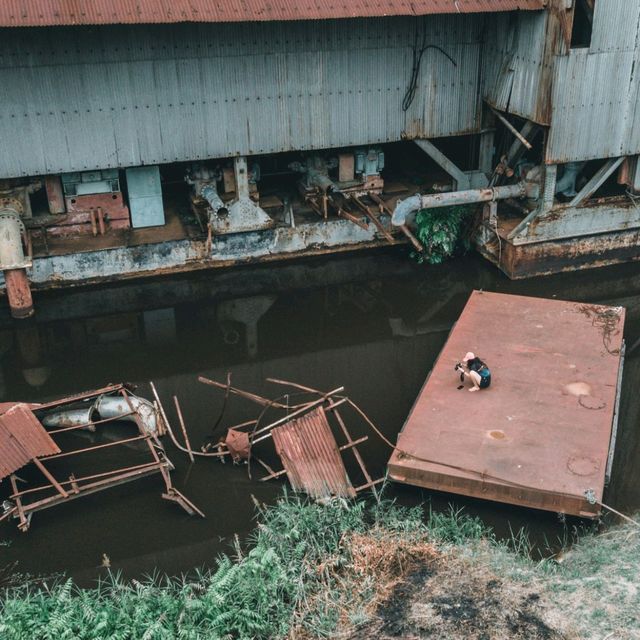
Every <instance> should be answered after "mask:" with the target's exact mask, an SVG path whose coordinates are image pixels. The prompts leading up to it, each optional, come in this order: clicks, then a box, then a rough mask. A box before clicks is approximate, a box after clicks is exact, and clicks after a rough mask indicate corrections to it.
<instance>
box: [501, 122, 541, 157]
mask: <svg viewBox="0 0 640 640" xmlns="http://www.w3.org/2000/svg"><path fill="white" fill-rule="evenodd" d="M537 129H538V125H537V124H536V123H535V122H531V120H527V121H526V122H525V123H524V126H523V127H522V129H520V136H521V138H516V139H515V140H514V141H513V144H512V145H511V147H509V152H508V153H507V164H508V165H509V166H510V167H513V164H514V163H515V162H517V161H518V160H519V159H520V158H521V156H522V154H523V153H524V144H523V143H522V140H533V139H534V137H535V135H536V133H537Z"/></svg>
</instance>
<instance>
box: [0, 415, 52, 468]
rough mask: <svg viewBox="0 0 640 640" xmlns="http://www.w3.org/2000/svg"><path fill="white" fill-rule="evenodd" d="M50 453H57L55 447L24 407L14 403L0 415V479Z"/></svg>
mask: <svg viewBox="0 0 640 640" xmlns="http://www.w3.org/2000/svg"><path fill="white" fill-rule="evenodd" d="M54 453H60V449H59V448H58V445H56V443H55V442H54V441H53V440H52V439H51V436H50V435H49V434H48V433H47V432H46V430H45V428H44V427H43V426H42V425H41V424H40V421H39V420H38V419H37V418H36V417H35V416H34V415H33V413H32V411H31V409H29V407H28V406H27V405H25V404H15V405H14V406H13V407H11V408H10V409H7V410H6V411H5V412H4V413H3V414H2V415H1V416H0V480H2V479H3V478H6V477H7V476H8V475H10V474H11V473H13V472H14V471H17V470H18V469H20V468H21V467H24V465H25V464H28V463H29V462H31V460H33V459H34V458H40V457H43V456H50V455H53V454H54Z"/></svg>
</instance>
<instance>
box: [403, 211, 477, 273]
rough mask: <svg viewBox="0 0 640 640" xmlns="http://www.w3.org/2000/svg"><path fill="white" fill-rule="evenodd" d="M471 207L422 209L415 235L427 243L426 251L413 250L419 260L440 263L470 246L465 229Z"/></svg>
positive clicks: (413, 254)
mask: <svg viewBox="0 0 640 640" xmlns="http://www.w3.org/2000/svg"><path fill="white" fill-rule="evenodd" d="M472 211H473V209H472V208H470V207H468V206H457V207H443V208H441V209H421V210H420V211H418V213H417V214H416V221H415V224H416V236H417V238H418V240H420V242H421V243H422V245H423V246H424V247H425V252H424V253H417V252H414V253H412V254H411V255H412V257H413V258H415V259H416V260H417V261H418V262H420V263H422V262H425V261H426V262H428V263H429V264H440V263H441V262H443V261H444V260H446V259H447V258H450V257H451V256H452V255H453V254H454V253H455V252H456V250H458V249H460V248H465V249H468V246H467V245H468V242H465V235H467V234H465V231H466V230H467V227H468V226H469V220H470V218H471V212H472Z"/></svg>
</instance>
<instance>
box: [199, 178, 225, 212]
mask: <svg viewBox="0 0 640 640" xmlns="http://www.w3.org/2000/svg"><path fill="white" fill-rule="evenodd" d="M200 195H201V196H202V197H203V198H204V199H205V200H206V201H207V202H208V203H209V206H210V207H211V210H212V211H213V213H215V214H216V215H220V216H225V215H227V213H228V210H227V207H226V206H225V204H224V202H222V198H220V196H219V195H218V190H217V189H216V186H215V182H210V183H208V184H207V185H205V186H204V187H202V190H201V191H200Z"/></svg>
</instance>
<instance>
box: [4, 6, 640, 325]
mask: <svg viewBox="0 0 640 640" xmlns="http://www.w3.org/2000/svg"><path fill="white" fill-rule="evenodd" d="M165 4H166V3H165ZM170 4H171V7H170V8H168V7H169V5H168V4H166V6H165V5H163V7H161V8H158V6H157V3H150V2H142V3H140V5H139V7H138V13H136V15H135V16H133V15H132V14H131V13H130V11H129V9H128V7H129V5H128V4H127V3H125V2H123V0H114V1H113V2H111V3H110V5H109V7H110V8H109V12H108V13H105V12H100V11H98V9H97V8H96V6H97V5H96V4H95V3H93V2H89V3H85V4H83V7H84V12H83V13H77V12H74V9H73V7H75V5H70V4H63V5H62V6H59V5H58V4H56V5H55V7H56V9H55V11H54V8H53V7H54V5H53V4H51V5H46V3H45V5H46V6H45V5H42V6H38V9H37V10H36V9H35V8H34V7H35V5H33V4H32V3H29V2H27V1H26V0H17V1H16V2H13V3H9V4H7V3H5V4H4V5H3V6H2V7H0V32H1V35H2V38H1V40H0V41H1V44H0V51H1V53H2V56H1V60H2V62H1V63H0V82H1V83H2V86H3V87H4V88H5V91H4V95H5V99H4V100H3V104H2V112H1V113H0V116H1V117H0V138H2V140H3V149H4V152H3V153H2V155H0V227H2V230H3V237H5V238H7V243H5V244H0V270H2V271H3V272H4V273H5V278H6V281H7V283H8V289H9V294H10V295H9V297H10V302H11V305H12V308H13V309H14V312H15V313H16V315H26V314H28V313H29V312H30V310H31V300H30V296H29V286H35V287H44V286H53V285H55V286H59V285H64V284H65V283H70V282H79V281H84V282H86V281H95V280H103V279H109V278H116V277H119V276H122V275H135V274H152V273H153V274H157V273H159V272H164V271H175V270H184V269H193V268H197V267H207V266H212V265H228V264H234V263H238V262H243V261H248V260H267V259H269V260H270V259H273V258H278V257H283V256H291V255H301V254H305V253H314V252H326V251H333V250H338V249H341V248H342V249H343V248H345V247H358V246H373V245H376V244H386V243H389V242H391V243H394V242H397V241H399V240H400V239H402V240H403V241H404V236H403V235H402V233H401V231H400V229H399V228H398V229H395V230H394V229H393V228H392V227H391V225H390V221H389V214H390V212H391V211H392V210H393V209H394V207H395V206H396V204H397V201H398V200H399V199H400V200H406V199H407V198H408V197H410V196H411V194H412V193H415V191H416V190H420V191H434V190H435V191H438V192H439V193H438V196H437V197H435V199H434V198H428V199H427V200H426V201H424V203H423V206H437V204H438V202H450V203H456V202H458V203H460V202H462V203H474V202H487V200H492V199H496V198H499V197H500V198H501V197H505V198H510V199H509V200H508V202H507V203H506V204H505V205H501V206H500V207H499V208H498V209H497V210H496V208H495V207H493V206H491V204H487V205H486V212H485V218H484V224H483V226H482V227H481V232H480V234H479V236H478V239H477V241H478V245H479V247H480V249H481V251H482V252H483V253H484V254H485V255H487V256H488V257H489V258H490V259H491V260H494V261H497V262H500V265H501V267H502V268H503V269H504V270H505V271H507V272H508V273H509V274H510V275H512V276H515V277H518V276H523V275H528V274H531V273H540V272H548V271H554V270H561V269H565V268H576V267H581V266H590V265H594V264H603V263H607V262H612V261H618V260H626V259H632V258H634V257H635V255H636V253H637V240H636V231H637V229H638V228H640V213H639V211H640V208H637V207H636V206H635V203H634V199H635V197H636V196H635V194H636V192H637V191H638V190H640V172H639V171H640V170H639V168H638V167H637V166H636V165H637V156H638V154H639V153H640V137H639V136H640V113H636V110H635V108H634V107H635V104H636V102H637V96H636V94H637V92H638V87H639V86H640V85H639V84H638V83H639V82H640V80H638V77H637V74H634V61H635V58H636V57H637V52H638V45H637V42H636V32H637V29H638V23H639V20H640V2H638V1H637V0H631V1H630V0H596V1H595V3H593V2H582V1H581V2H573V3H572V2H566V1H565V0H549V1H548V2H543V0H500V1H498V0H485V1H483V2H479V0H460V1H459V2H456V3H453V2H452V3H434V2H432V1H431V0H418V1H416V2H413V3H408V4H407V3H397V2H386V3H383V5H384V6H381V5H377V4H376V5H375V6H374V5H373V4H371V5H370V4H369V3H364V4H363V3H361V4H359V5H357V6H353V7H352V6H349V7H348V8H347V9H345V8H344V7H343V6H342V5H339V6H338V5H335V6H334V5H330V4H327V3H325V2H316V3H314V4H312V5H309V6H307V5H304V6H298V5H295V6H294V5H290V4H286V3H275V4H273V3H266V2H263V1H262V0H254V1H252V2H239V1H237V2H236V1H235V0H233V1H232V2H230V3H228V4H227V5H225V6H222V5H214V4H211V3H208V2H204V0H196V1H195V2H189V3H187V2H185V1H184V0H176V2H174V3H170ZM285 4H286V6H285ZM567 7H569V8H567ZM589 7H595V8H594V9H593V8H592V9H590V8H589ZM447 11H449V12H450V13H446V12H447ZM405 13H407V14H409V13H411V15H404V14H405ZM487 13H488V14H490V15H489V16H487V15H486V14H487ZM435 14H438V15H435ZM71 25H73V26H71ZM403 140H404V141H406V142H400V141H403ZM411 140H415V141H416V142H417V143H418V145H415V146H414V145H411V143H410V142H408V141H411ZM392 143H393V144H392ZM394 145H395V146H394ZM403 145H404V146H403ZM185 177H186V182H185ZM525 178H526V182H522V187H521V188H520V184H521V181H523V180H524V179H525ZM488 185H490V186H492V187H496V188H498V187H499V188H500V189H501V190H497V191H491V192H487V191H486V190H484V188H485V187H487V186H488ZM627 194H628V195H627ZM560 200H563V201H562V202H561V201H560ZM398 234H399V235H398Z"/></svg>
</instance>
